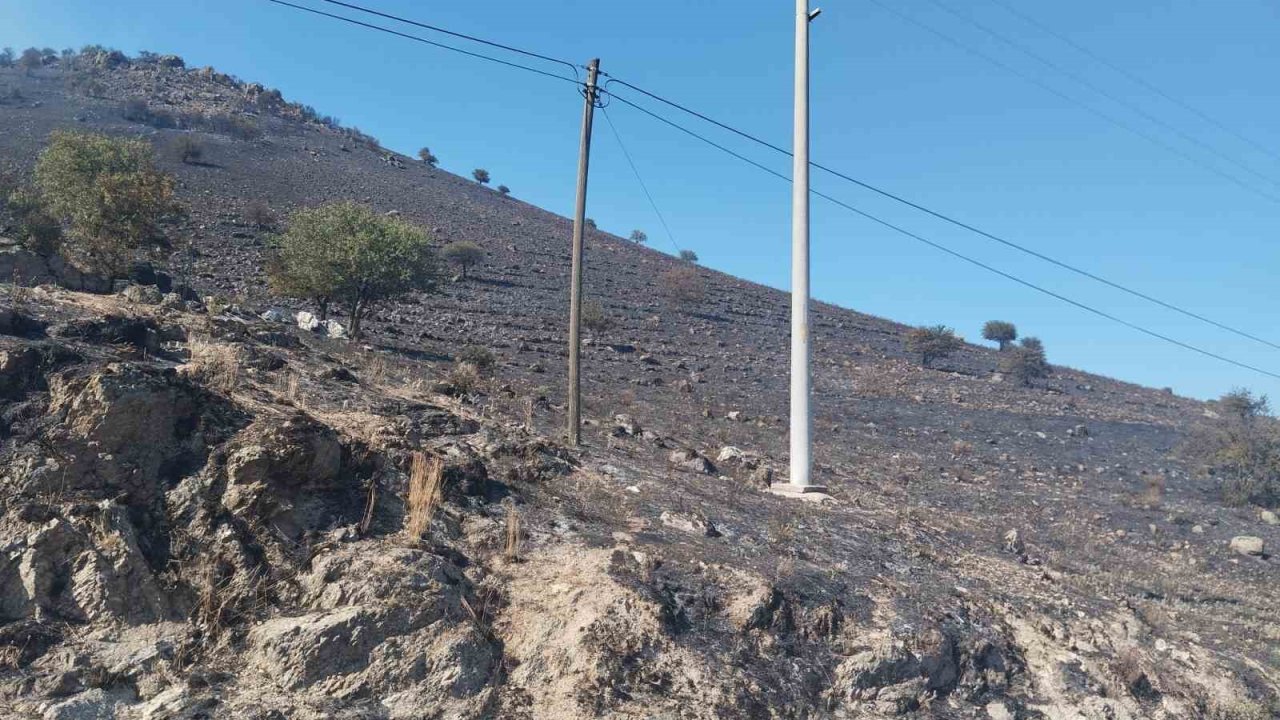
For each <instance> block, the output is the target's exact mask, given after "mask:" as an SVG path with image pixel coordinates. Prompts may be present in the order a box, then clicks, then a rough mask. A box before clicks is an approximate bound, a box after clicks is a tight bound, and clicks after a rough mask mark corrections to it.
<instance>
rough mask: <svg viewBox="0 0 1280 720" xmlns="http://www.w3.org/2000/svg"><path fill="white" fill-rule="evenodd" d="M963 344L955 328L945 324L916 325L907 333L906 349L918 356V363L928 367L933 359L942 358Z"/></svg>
mask: <svg viewBox="0 0 1280 720" xmlns="http://www.w3.org/2000/svg"><path fill="white" fill-rule="evenodd" d="M962 345H964V341H962V340H961V339H960V338H959V337H957V336H956V332H955V330H952V329H951V328H949V327H947V326H946V325H930V326H927V327H918V328H915V329H913V330H912V331H911V332H909V333H907V350H908V351H909V352H911V353H913V354H916V355H919V356H920V364H921V365H923V366H925V367H930V365H931V364H932V363H933V361H934V360H937V359H938V358H944V357H947V356H949V355H951V354H952V353H954V352H955V351H956V350H959V349H960V347H961V346H962Z"/></svg>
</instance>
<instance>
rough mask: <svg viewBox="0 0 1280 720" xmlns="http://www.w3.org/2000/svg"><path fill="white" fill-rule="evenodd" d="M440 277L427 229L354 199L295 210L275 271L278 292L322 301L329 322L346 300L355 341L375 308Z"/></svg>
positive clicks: (280, 243) (273, 279)
mask: <svg viewBox="0 0 1280 720" xmlns="http://www.w3.org/2000/svg"><path fill="white" fill-rule="evenodd" d="M436 274H437V263H436V258H435V255H434V253H432V251H431V248H430V246H429V244H428V241H427V235H426V233H425V232H423V231H422V230H421V229H419V228H417V227H415V226H414V225H412V224H410V223H408V222H406V221H404V220H401V219H400V218H399V217H388V216H386V215H381V214H379V213H376V212H374V211H373V209H372V208H369V207H368V206H365V205H359V204H357V203H353V202H339V203H331V204H328V205H322V206H320V207H317V208H310V209H306V210H299V211H298V212H296V213H294V214H293V215H292V216H291V217H290V220H289V228H288V230H286V231H285V233H284V234H283V235H281V236H280V237H279V238H277V241H276V252H275V257H274V258H273V259H272V261H271V265H270V272H269V275H270V279H271V284H272V288H273V290H275V292H277V293H280V294H282V295H287V296H290V297H298V298H307V299H310V300H314V301H315V302H316V304H317V306H319V308H320V314H321V316H322V317H324V316H327V313H328V306H329V303H330V302H337V303H340V304H341V305H342V307H343V308H344V309H345V310H346V311H347V316H348V321H347V334H348V335H349V336H350V337H351V338H352V339H353V340H354V339H358V338H359V337H360V329H361V322H362V321H363V319H364V318H365V317H366V316H367V315H368V313H369V311H370V309H371V308H373V307H374V306H376V305H377V304H378V303H379V302H382V301H384V300H386V299H388V298H392V297H396V296H398V295H402V294H404V293H407V292H411V291H414V290H425V291H431V290H434V289H435V282H436Z"/></svg>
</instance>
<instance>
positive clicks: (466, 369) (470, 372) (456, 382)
mask: <svg viewBox="0 0 1280 720" xmlns="http://www.w3.org/2000/svg"><path fill="white" fill-rule="evenodd" d="M483 383H484V376H483V375H481V374H480V370H479V369H477V368H476V366H475V365H472V364H471V363H465V362H464V363H458V364H456V365H454V366H453V368H451V369H450V370H449V374H448V375H447V376H445V384H446V385H447V386H448V387H449V392H450V393H451V394H453V395H470V394H471V393H473V392H475V391H476V390H477V389H479V388H480V386H481V385H482V384H483Z"/></svg>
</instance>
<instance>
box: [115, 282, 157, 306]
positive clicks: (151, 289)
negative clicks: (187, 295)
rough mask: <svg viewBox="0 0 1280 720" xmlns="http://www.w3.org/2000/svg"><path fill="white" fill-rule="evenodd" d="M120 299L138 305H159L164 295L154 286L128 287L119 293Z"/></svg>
mask: <svg viewBox="0 0 1280 720" xmlns="http://www.w3.org/2000/svg"><path fill="white" fill-rule="evenodd" d="M120 297H122V298H124V299H125V300H128V301H129V302H132V303H138V304H139V305H159V304H160V301H161V300H163V299H164V295H162V294H161V293H160V290H159V289H158V288H156V286H154V285H130V286H129V287H127V288H125V289H124V290H121V291H120Z"/></svg>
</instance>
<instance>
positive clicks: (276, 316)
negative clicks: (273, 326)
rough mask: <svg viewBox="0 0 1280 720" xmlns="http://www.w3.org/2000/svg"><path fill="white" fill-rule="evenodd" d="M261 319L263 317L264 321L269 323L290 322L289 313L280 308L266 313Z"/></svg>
mask: <svg viewBox="0 0 1280 720" xmlns="http://www.w3.org/2000/svg"><path fill="white" fill-rule="evenodd" d="M259 317H261V318H262V319H263V320H266V321H267V322H276V323H284V322H289V313H287V312H285V311H284V310H281V309H280V308H271V309H269V310H267V311H266V312H264V313H262V314H261V315H259Z"/></svg>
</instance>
